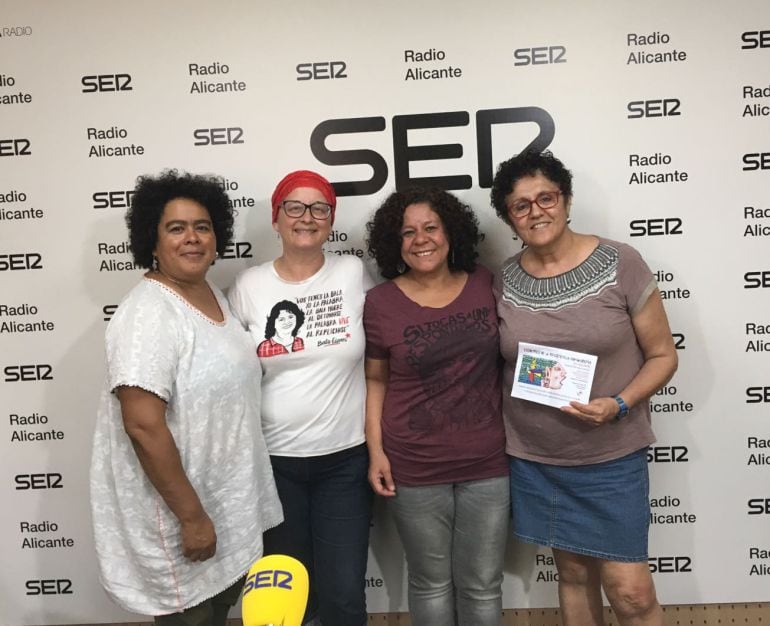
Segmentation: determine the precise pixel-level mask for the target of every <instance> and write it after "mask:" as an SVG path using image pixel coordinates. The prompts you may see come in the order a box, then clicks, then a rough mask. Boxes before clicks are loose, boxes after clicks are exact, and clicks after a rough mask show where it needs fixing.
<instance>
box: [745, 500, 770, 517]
mask: <svg viewBox="0 0 770 626" xmlns="http://www.w3.org/2000/svg"><path fill="white" fill-rule="evenodd" d="M747 504H748V506H749V510H748V512H747V513H748V515H770V498H752V499H751V500H749V501H748V503H747Z"/></svg>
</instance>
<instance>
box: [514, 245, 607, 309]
mask: <svg viewBox="0 0 770 626" xmlns="http://www.w3.org/2000/svg"><path fill="white" fill-rule="evenodd" d="M519 258H520V256H517V257H516V258H514V259H513V260H512V261H511V262H510V263H509V264H508V265H506V266H504V267H503V269H502V282H503V290H502V291H503V293H502V295H503V299H504V300H505V301H506V302H509V303H511V304H513V305H514V306H519V307H524V308H527V309H530V310H533V311H536V310H537V311H543V310H551V311H556V310H558V309H561V308H563V307H565V306H569V305H571V304H576V303H578V302H580V301H581V300H583V299H585V298H588V297H591V296H595V295H597V294H599V293H600V292H601V291H602V290H604V289H605V288H606V287H609V286H612V285H615V284H616V282H617V269H618V258H619V253H618V250H617V248H615V247H614V246H611V245H610V244H607V243H601V242H600V243H599V245H598V246H597V247H596V249H595V250H594V251H593V252H591V254H590V255H589V256H588V258H587V259H586V260H585V261H583V262H582V263H581V264H580V265H578V266H577V267H575V268H573V269H571V270H569V271H567V272H564V273H563V274H559V275H558V276H551V277H548V278H536V277H534V276H532V275H531V274H529V273H527V272H526V270H524V268H523V267H521V264H520V263H519Z"/></svg>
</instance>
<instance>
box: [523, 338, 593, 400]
mask: <svg viewBox="0 0 770 626" xmlns="http://www.w3.org/2000/svg"><path fill="white" fill-rule="evenodd" d="M596 359H597V357H596V356H594V355H593V354H584V353H582V352H573V351H572V350H562V349H560V348H554V347H551V346H540V345H538V344H535V343H524V342H521V341H520V342H519V358H518V359H517V361H516V375H515V377H514V379H513V389H511V396H513V397H514V398H521V399H522V400H529V401H531V402H537V403H538V404H545V405H547V406H552V407H556V408H557V409H558V408H560V407H563V406H567V405H569V403H570V402H572V401H573V400H577V401H578V402H582V403H584V404H585V403H588V399H589V397H590V395H591V385H592V384H593V381H594V372H595V371H596Z"/></svg>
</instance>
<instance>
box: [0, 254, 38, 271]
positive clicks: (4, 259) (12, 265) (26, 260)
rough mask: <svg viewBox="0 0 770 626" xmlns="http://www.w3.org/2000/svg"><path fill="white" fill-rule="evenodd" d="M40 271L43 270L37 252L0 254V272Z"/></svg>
mask: <svg viewBox="0 0 770 626" xmlns="http://www.w3.org/2000/svg"><path fill="white" fill-rule="evenodd" d="M41 269H43V257H42V256H41V255H40V254H38V253H37V252H19V253H16V254H0V272H7V271H10V272H13V271H16V270H41Z"/></svg>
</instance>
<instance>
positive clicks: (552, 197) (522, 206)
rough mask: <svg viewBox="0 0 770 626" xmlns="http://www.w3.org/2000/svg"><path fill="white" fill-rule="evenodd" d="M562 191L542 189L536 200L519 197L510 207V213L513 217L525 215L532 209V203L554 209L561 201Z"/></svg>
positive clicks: (543, 207)
mask: <svg viewBox="0 0 770 626" xmlns="http://www.w3.org/2000/svg"><path fill="white" fill-rule="evenodd" d="M559 196H561V191H541V192H540V193H539V194H537V197H536V198H535V199H534V200H527V199H526V198H519V199H518V200H516V202H514V203H513V204H512V205H511V206H509V207H508V213H509V214H510V215H511V217H525V216H527V215H529V212H530V211H531V210H532V204H533V203H534V204H536V205H537V206H539V207H540V208H541V209H552V208H553V207H555V206H556V205H557V204H558V203H559Z"/></svg>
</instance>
